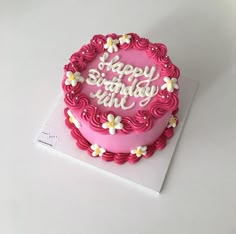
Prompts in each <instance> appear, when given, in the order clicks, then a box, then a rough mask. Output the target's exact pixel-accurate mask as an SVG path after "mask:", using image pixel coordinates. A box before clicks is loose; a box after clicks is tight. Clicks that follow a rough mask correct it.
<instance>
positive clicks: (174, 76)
mask: <svg viewBox="0 0 236 234" xmlns="http://www.w3.org/2000/svg"><path fill="white" fill-rule="evenodd" d="M179 75H180V72H179V69H178V68H177V67H176V66H175V65H174V64H173V63H172V62H171V60H170V58H169V56H168V55H167V48H166V46H165V45H164V44H162V43H152V42H150V41H149V40H148V39H146V38H142V37H139V36H138V35H137V34H135V33H127V34H123V35H117V34H114V33H113V34H109V35H95V36H93V38H92V39H91V40H90V43H89V44H86V45H84V46H82V47H81V49H80V50H79V51H78V52H76V53H74V54H72V56H71V57H70V60H69V63H68V64H67V65H65V66H64V77H63V81H62V87H63V90H64V94H65V98H64V100H65V104H66V108H65V112H64V113H65V116H66V125H67V126H68V127H69V128H70V129H71V134H72V136H73V138H74V139H75V140H76V143H77V145H78V147H79V148H80V149H82V150H86V151H87V152H88V154H89V155H90V156H92V157H101V158H102V159H103V160H105V161H115V162H116V163H118V164H123V163H125V162H127V161H128V162H130V163H136V162H138V161H139V160H140V159H141V158H148V157H150V156H152V155H153V154H154V152H155V151H156V150H161V149H163V148H164V147H165V146H166V143H167V140H168V139H169V138H171V137H172V136H173V134H174V128H175V127H176V126H177V123H178V119H177V116H176V113H177V112H178V103H179V101H178V100H179V99H178V90H179V84H178V78H179Z"/></svg>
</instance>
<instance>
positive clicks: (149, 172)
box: [36, 77, 197, 193]
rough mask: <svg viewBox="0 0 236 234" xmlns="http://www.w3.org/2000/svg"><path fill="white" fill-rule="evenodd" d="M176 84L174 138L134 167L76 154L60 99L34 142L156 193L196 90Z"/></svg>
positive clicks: (189, 83) (80, 152) (191, 84)
mask: <svg viewBox="0 0 236 234" xmlns="http://www.w3.org/2000/svg"><path fill="white" fill-rule="evenodd" d="M180 84H181V85H180V86H181V87H180V96H179V99H180V105H179V112H178V118H179V124H178V126H177V128H176V129H175V134H174V136H173V137H172V138H171V139H170V140H168V142H167V146H166V148H165V149H163V150H162V151H156V153H155V154H154V155H153V156H152V157H151V158H148V159H144V158H143V159H141V160H140V161H139V162H138V163H136V164H129V163H125V164H123V165H118V164H116V163H115V162H105V161H103V160H102V159H101V158H93V157H90V156H89V155H88V153H87V152H86V151H83V150H80V149H79V148H78V147H77V145H76V141H75V139H73V138H72V136H71V134H70V129H69V128H68V127H67V126H66V125H65V116H64V108H65V104H64V101H63V99H64V96H63V95H62V96H61V97H60V99H59V101H58V103H57V104H56V106H55V108H54V109H53V111H52V113H51V114H50V116H49V118H48V120H47V121H46V122H45V124H44V126H43V128H42V129H41V131H40V132H39V134H38V136H37V138H36V142H38V143H40V144H41V145H44V146H47V147H49V148H50V149H54V150H56V151H58V152H61V153H63V154H64V155H66V156H71V157H73V158H74V159H77V160H79V162H82V163H85V164H86V165H91V166H93V167H94V168H98V169H100V170H99V171H100V172H101V171H103V172H106V173H107V174H109V175H111V174H113V175H115V176H118V177H120V178H122V179H124V180H126V181H129V182H133V183H135V184H136V185H140V186H142V188H146V189H149V190H152V191H155V192H158V193H159V192H160V191H161V188H162V185H163V182H164V179H165V176H166V173H167V170H168V168H169V165H170V162H171V159H172V157H173V154H174V151H175V148H176V145H177V143H178V140H179V138H180V134H181V131H182V129H183V127H184V124H185V121H186V119H187V115H188V112H189V110H190V107H191V104H192V101H193V98H194V94H195V92H196V89H197V82H196V81H193V80H190V79H187V78H183V77H181V83H180Z"/></svg>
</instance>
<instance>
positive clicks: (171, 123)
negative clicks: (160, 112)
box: [167, 115, 177, 128]
mask: <svg viewBox="0 0 236 234" xmlns="http://www.w3.org/2000/svg"><path fill="white" fill-rule="evenodd" d="M176 124H177V119H176V118H175V117H174V116H173V115H171V116H170V119H169V122H168V125H167V128H170V127H173V128H175V127H176Z"/></svg>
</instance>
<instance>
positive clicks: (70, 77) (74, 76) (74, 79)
mask: <svg viewBox="0 0 236 234" xmlns="http://www.w3.org/2000/svg"><path fill="white" fill-rule="evenodd" d="M66 77H67V79H66V80H65V85H72V86H73V87H74V86H76V85H77V83H78V82H80V83H83V82H84V77H82V76H81V74H80V72H75V73H73V72H71V71H68V72H66Z"/></svg>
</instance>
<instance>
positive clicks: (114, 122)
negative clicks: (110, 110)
mask: <svg viewBox="0 0 236 234" xmlns="http://www.w3.org/2000/svg"><path fill="white" fill-rule="evenodd" d="M107 120H108V121H107V122H105V123H103V124H102V127H103V128H104V129H107V128H108V129H109V133H110V134H111V135H114V134H115V133H116V129H122V128H123V124H122V123H121V122H120V121H121V117H120V116H116V117H115V116H114V115H112V114H108V116H107Z"/></svg>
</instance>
